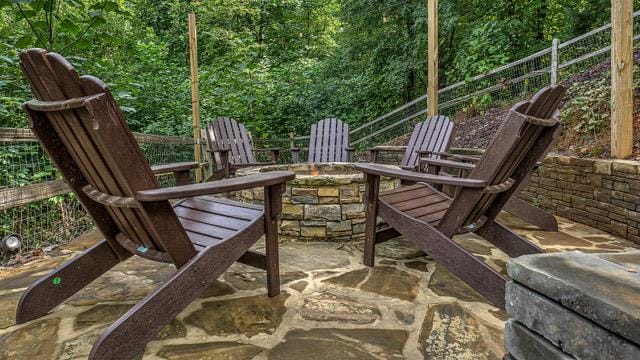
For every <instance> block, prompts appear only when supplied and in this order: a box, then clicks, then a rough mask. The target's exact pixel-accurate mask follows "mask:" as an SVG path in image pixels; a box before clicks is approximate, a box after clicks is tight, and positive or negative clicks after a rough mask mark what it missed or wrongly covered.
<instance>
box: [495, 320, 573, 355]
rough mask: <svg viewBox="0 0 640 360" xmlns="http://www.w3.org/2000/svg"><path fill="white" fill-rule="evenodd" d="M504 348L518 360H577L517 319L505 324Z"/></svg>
mask: <svg viewBox="0 0 640 360" xmlns="http://www.w3.org/2000/svg"><path fill="white" fill-rule="evenodd" d="M504 346H505V348H506V350H507V352H508V353H509V354H510V355H511V356H512V357H513V358H514V359H516V360H540V359H545V360H575V358H574V357H573V356H571V355H569V354H566V353H564V352H562V350H560V349H559V348H558V347H556V346H555V345H553V344H552V343H550V342H549V341H547V340H546V339H545V338H543V337H542V336H540V335H538V334H536V333H534V332H533V331H531V330H529V329H527V328H526V327H524V326H523V325H522V324H521V323H519V322H518V321H517V320H515V319H509V320H507V323H506V324H505V327H504Z"/></svg>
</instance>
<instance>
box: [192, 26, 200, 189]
mask: <svg viewBox="0 0 640 360" xmlns="http://www.w3.org/2000/svg"><path fill="white" fill-rule="evenodd" d="M189 61H190V64H191V117H192V119H193V141H194V142H195V144H194V146H193V155H194V158H195V161H196V162H197V163H202V149H201V148H200V87H199V84H198V35H197V33H196V14H195V13H189ZM201 181H202V170H201V169H197V170H196V182H197V183H199V182H201Z"/></svg>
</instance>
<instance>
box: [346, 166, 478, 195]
mask: <svg viewBox="0 0 640 360" xmlns="http://www.w3.org/2000/svg"><path fill="white" fill-rule="evenodd" d="M355 168H356V169H357V170H360V171H362V172H364V173H365V174H369V175H376V176H386V177H391V178H396V179H401V180H407V181H413V182H424V183H430V184H442V185H451V186H462V187H468V188H478V189H479V188H485V187H487V182H486V181H484V180H477V179H465V178H452V177H449V176H440V175H432V174H425V173H418V172H414V171H407V170H400V169H394V168H392V167H389V166H385V165H380V164H356V165H355Z"/></svg>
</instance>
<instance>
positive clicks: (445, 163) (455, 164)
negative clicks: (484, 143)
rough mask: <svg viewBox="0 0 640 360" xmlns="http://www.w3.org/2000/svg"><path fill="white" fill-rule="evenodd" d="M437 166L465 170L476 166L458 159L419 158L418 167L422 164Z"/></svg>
mask: <svg viewBox="0 0 640 360" xmlns="http://www.w3.org/2000/svg"><path fill="white" fill-rule="evenodd" d="M425 164H426V165H430V166H437V167H446V168H452V169H459V170H467V171H471V170H473V169H475V168H476V166H475V165H474V164H469V163H464V162H459V161H451V160H443V159H432V158H421V159H420V168H421V169H422V168H423V165H425Z"/></svg>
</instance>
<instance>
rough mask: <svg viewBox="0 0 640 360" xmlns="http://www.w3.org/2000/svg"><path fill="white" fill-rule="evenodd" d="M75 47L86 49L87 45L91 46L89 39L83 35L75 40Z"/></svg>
mask: <svg viewBox="0 0 640 360" xmlns="http://www.w3.org/2000/svg"><path fill="white" fill-rule="evenodd" d="M76 47H77V48H78V49H88V48H89V47H91V41H90V40H89V39H87V38H85V37H83V38H81V39H79V40H78V41H77V42H76Z"/></svg>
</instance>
